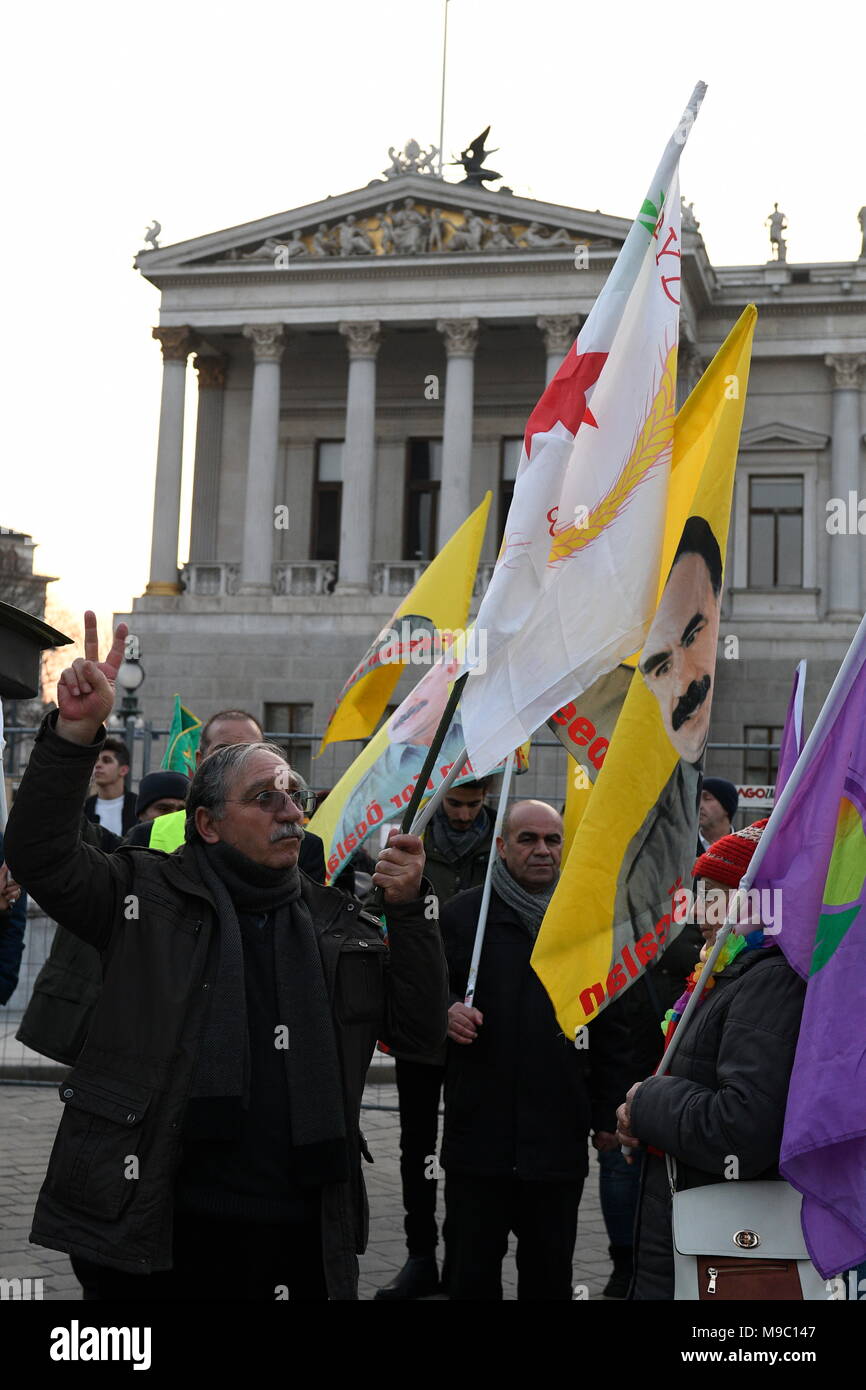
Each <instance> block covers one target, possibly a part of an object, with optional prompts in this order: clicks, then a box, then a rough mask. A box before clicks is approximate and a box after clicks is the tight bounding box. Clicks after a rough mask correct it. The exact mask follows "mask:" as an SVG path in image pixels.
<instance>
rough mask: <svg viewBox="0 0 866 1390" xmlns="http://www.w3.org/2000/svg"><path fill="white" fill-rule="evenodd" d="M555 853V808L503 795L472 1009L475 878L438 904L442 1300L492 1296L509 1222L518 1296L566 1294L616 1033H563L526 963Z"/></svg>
mask: <svg viewBox="0 0 866 1390" xmlns="http://www.w3.org/2000/svg"><path fill="white" fill-rule="evenodd" d="M561 856H562V820H561V818H560V816H559V815H558V814H557V813H556V811H554V810H553V808H552V807H550V806H548V805H546V804H545V803H544V802H542V801H522V802H518V803H516V804H515V805H513V806H511V808H510V810H509V812H508V815H507V817H506V819H505V821H504V823H503V826H502V834H501V835H500V836H499V837H498V838H497V840H496V858H495V859H494V861H493V878H492V884H493V888H492V893H491V897H490V909H489V914H488V918H487V929H486V933H485V937H484V946H483V949H482V953H481V960H480V964H479V969H478V984H477V989H476V993H475V997H474V1003H473V1006H472V1007H467V1005H466V1004H465V1003H464V1002H463V1000H464V997H465V993H466V984H467V978H468V975H469V967H470V961H471V957H472V949H473V943H474V940H475V929H476V925H477V921H478V915H479V909H480V905H481V899H482V893H483V889H482V888H480V887H478V888H472V889H470V890H469V891H468V892H466V893H460V894H458V895H457V897H456V898H454V899H452V901H451V902H450V903H449V904H448V905H447V907H445V908H444V910H443V912H442V914H441V927H442V938H443V943H444V945H445V954H446V958H447V960H448V968H449V977H450V989H451V1001H452V1002H451V1006H450V1009H449V1028H448V1036H449V1044H448V1054H449V1055H448V1066H447V1072H446V1082H445V1137H444V1142H443V1146H442V1164H443V1167H444V1168H445V1172H446V1186H445V1202H446V1211H447V1243H448V1263H449V1286H448V1290H449V1297H450V1298H451V1299H452V1300H457V1301H463V1300H475V1299H483V1300H488V1299H489V1300H496V1299H501V1297H502V1282H501V1274H502V1259H503V1256H504V1255H505V1252H506V1249H507V1246H508V1236H509V1232H510V1231H513V1232H514V1233H515V1234H516V1235H517V1239H518V1246H517V1268H518V1292H517V1297H518V1299H526V1300H545V1301H549V1300H553V1301H565V1300H570V1299H571V1298H572V1296H573V1290H572V1282H571V1271H572V1256H573V1252H574V1242H575V1235H576V1230H577V1208H578V1204H579V1202H580V1196H581V1192H582V1189H583V1183H584V1179H585V1177H586V1173H587V1171H588V1159H587V1139H588V1136H589V1132H590V1129H592V1130H594V1131H595V1141H594V1142H595V1143H596V1145H597V1146H598V1147H601V1146H607V1147H615V1146H616V1140H615V1138H614V1133H613V1131H614V1127H615V1120H614V1115H615V1106H616V1101H617V1099H618V1097H617V1094H616V1092H617V1087H618V1086H619V1085H620V1084H621V1081H622V1078H623V1076H624V1075H625V1074H626V1073H627V1072H628V1070H629V1066H630V1065H631V1062H630V1054H629V1048H628V1038H627V1033H626V1030H625V1028H624V1026H623V1025H622V1024H621V1023H620V1022H619V1021H618V1020H617V1019H615V1018H614V1016H613V1015H609V1016H605V1017H604V1018H602V1019H600V1020H599V1022H598V1023H597V1024H595V1023H594V1024H593V1025H592V1027H591V1028H589V1029H586V1030H582V1032H581V1034H580V1035H579V1036H578V1037H577V1038H566V1037H565V1036H564V1034H563V1033H562V1031H561V1030H560V1028H559V1026H558V1024H557V1022H556V1017H555V1015H554V1012H553V1008H552V1005H551V1003H550V1000H549V999H548V997H547V995H546V993H545V991H544V988H543V986H542V985H541V983H540V981H539V979H538V977H537V976H536V975H535V973H534V972H533V970H532V969H531V967H530V964H529V957H530V955H531V952H532V948H533V945H534V942H535V938H536V936H537V934H538V929H539V927H540V926H541V921H542V918H543V917H544V913H545V911H546V909H547V905H548V903H549V902H550V899H551V897H552V895H553V892H554V889H555V887H556V883H557V880H558V878H559V866H560V860H561Z"/></svg>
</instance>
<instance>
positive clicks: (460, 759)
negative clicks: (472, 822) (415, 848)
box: [409, 747, 466, 835]
mask: <svg viewBox="0 0 866 1390" xmlns="http://www.w3.org/2000/svg"><path fill="white" fill-rule="evenodd" d="M465 763H466V749H465V747H464V748H461V749H460V753H459V754H458V756H457V757H456V758H455V760H454V766H453V767H452V768H451V771H450V772H449V773H448V776H447V777H446V778H445V780H444V781H443V782H440V783H439V786H438V787H437V788H436V790H435V792H434V793H433V795H432V796H431V797H430V800H429V801H428V802H426V803H425V804H424V805H423V806H422V807H421V810H420V811H419V812H418V814H417V816H416V817H415V819H414V820H413V822H412V829H411V830H410V831H409V834H410V835H423V834H424V831H425V830H426V828H427V823H428V821H429V820H430V819H431V818H432V816H433V812H434V811H436V810H438V808H439V805H440V803H441V802H442V799H443V797H444V796H445V793H446V792H447V791H448V788H449V787H452V786H453V785H454V783H455V782H456V781H457V778H458V777H459V776H460V773H461V772H462V770H463V767H464V765H465Z"/></svg>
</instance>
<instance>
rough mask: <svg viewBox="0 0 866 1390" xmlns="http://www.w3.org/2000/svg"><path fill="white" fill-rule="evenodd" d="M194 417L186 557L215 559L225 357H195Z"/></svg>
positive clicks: (199, 559) (191, 558)
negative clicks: (195, 414)
mask: <svg viewBox="0 0 866 1390" xmlns="http://www.w3.org/2000/svg"><path fill="white" fill-rule="evenodd" d="M192 365H193V366H194V367H195V369H196V372H197V373H198V418H197V420H196V429H195V477H194V479H193V488H192V527H191V531H190V540H189V558H190V560H193V561H207V560H218V559H219V556H218V555H217V518H218V516H219V489H220V463H221V454H222V436H223V391H224V389H225V384H226V367H227V366H228V358H226V357H196V358H194V359H193V364H192Z"/></svg>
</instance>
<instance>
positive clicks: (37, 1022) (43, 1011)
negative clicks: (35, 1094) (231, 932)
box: [15, 709, 351, 1067]
mask: <svg viewBox="0 0 866 1390" xmlns="http://www.w3.org/2000/svg"><path fill="white" fill-rule="evenodd" d="M263 742H264V734H263V733H262V730H261V727H260V725H259V723H258V721H257V720H256V719H254V718H253V716H252V715H251V714H247V712H246V711H245V710H237V709H230V710H220V711H219V713H217V714H214V715H211V717H210V719H209V720H208V721H207V723H206V724H205V726H204V728H203V729H202V733H201V741H200V743H199V747H198V749H197V751H196V766H197V767H200V766H201V761H202V758H206V757H207V756H208V755H209V754H210V753H215V752H218V750H219V749H220V748H230V747H232V746H233V745H234V744H237V743H263ZM166 778H169V779H172V780H174V779H176V781H175V789H176V790H177V791H178V792H180V791H183V797H184V801H185V800H186V796H187V794H188V792H189V782H188V780H187V778H186V777H184V776H183V775H182V774H181V773H177V772H159V773H148V775H147V776H146V777H143V778H142V781H141V786H140V787H139V799H140V798H141V794H142V791H143V790H144V791H145V796H146V795H147V789H146V785H145V784H149V785H150V787H151V788H153V787H154V786H161V787H163V788H166V787H167V786H168V787H170V786H171V785H172V783H171V781H170V782H168V783H166V782H165V781H164V780H163V779H166ZM182 783H186V785H185V786H182V785H181V784H182ZM136 805H137V809H138V812H139V814H140V813H141V811H142V810H147V806H148V803H147V801H146V800H145V804H144V805H143V806H139V805H138V802H136ZM157 819H158V820H159V821H160V822H161V824H160V836H159V838H160V843H159V844H158V845H157V844H155V845H154V848H155V849H163V850H165V851H166V852H168V853H170V852H171V851H172V850H174V849H177V848H178V847H179V846H180V845H181V844H183V840H184V831H185V813H184V812H182V811H181V812H174V811H172V812H168V813H167V814H165V815H161V816H159V817H158V818H157ZM153 829H154V821H153V820H143V821H140V822H139V823H138V824H137V825H134V826H133V828H132V830H130V832H129V834H128V835H126V836H125V837H124V840H123V843H124V844H127V845H142V846H144V847H148V846H149V845H150V838H151V834H152V833H153ZM81 835H82V839H83V840H84V841H85V843H87V844H93V845H96V846H97V847H98V848H99V849H103V850H105V852H106V854H110V853H111V852H112V851H113V850H115V849H116V848H117V846H118V845H119V844H120V843H121V841H120V838H119V836H117V835H112V833H111V831H110V830H106V828H105V826H103V825H100V824H99V823H98V822H91V821H89V820H87V819H83V822H82V827H81ZM298 868H299V869H300V870H301V873H303V874H306V875H307V877H308V878H311V879H314V880H315V882H316V883H324V881H325V851H324V846H323V844H322V841H321V840H320V839H319V837H318V835H311V834H310V833H309V832H308V831H305V832H304V838H303V840H302V841H301V851H300V854H299V856H298ZM347 873H348V870H347ZM340 887H341V888H342V889H343V891H344V892H349V891H351V884H350V882H349V881H348V880H346V879H345V878H344V881H342V882H341V883H340ZM101 989H102V961H101V959H100V954H99V952H98V951H97V950H95V949H94V947H93V946H90V945H88V943H87V942H86V941H81V940H80V939H79V938H78V937H77V936H74V935H73V934H72V932H69V931H66V930H65V928H64V927H63V926H58V928H57V930H56V931H55V933H54V939H53V940H52V942H51V950H50V952H49V954H48V957H47V959H46V961H45V963H44V965H43V966H42V969H41V970H40V971H39V974H38V975H37V976H36V981H35V983H34V985H33V992H32V994H31V996H30V1000H29V1003H28V1005H27V1008H26V1009H25V1011H24V1016H23V1018H22V1019H21V1023H20V1025H19V1028H18V1032H17V1033H16V1035H15V1036H16V1037H17V1039H18V1041H19V1042H22V1043H24V1044H25V1046H26V1047H30V1048H32V1049H33V1051H34V1052H41V1053H42V1055H43V1056H45V1057H51V1058H53V1060H54V1061H55V1062H62V1063H64V1065H65V1066H69V1067H72V1066H74V1065H75V1063H76V1061H77V1059H78V1055H79V1053H80V1052H81V1049H82V1047H83V1045H84V1039H85V1038H86V1037H87V1030H88V1029H89V1027H90V1019H91V1016H92V1014H93V1009H94V1007H95V1005H96V1001H97V999H98V998H99V994H100V991H101Z"/></svg>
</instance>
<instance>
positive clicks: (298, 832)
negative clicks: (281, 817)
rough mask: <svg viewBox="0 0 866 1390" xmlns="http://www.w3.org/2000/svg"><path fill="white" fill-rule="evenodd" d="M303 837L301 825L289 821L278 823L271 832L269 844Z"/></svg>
mask: <svg viewBox="0 0 866 1390" xmlns="http://www.w3.org/2000/svg"><path fill="white" fill-rule="evenodd" d="M303 838H304V832H303V830H302V828H301V826H299V825H295V824H293V823H292V822H291V821H290V822H288V823H287V824H286V825H278V826H276V827H275V828H274V830H273V831H272V833H271V844H272V845H276V844H278V843H279V841H280V840H292V839H297V840H303Z"/></svg>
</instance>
